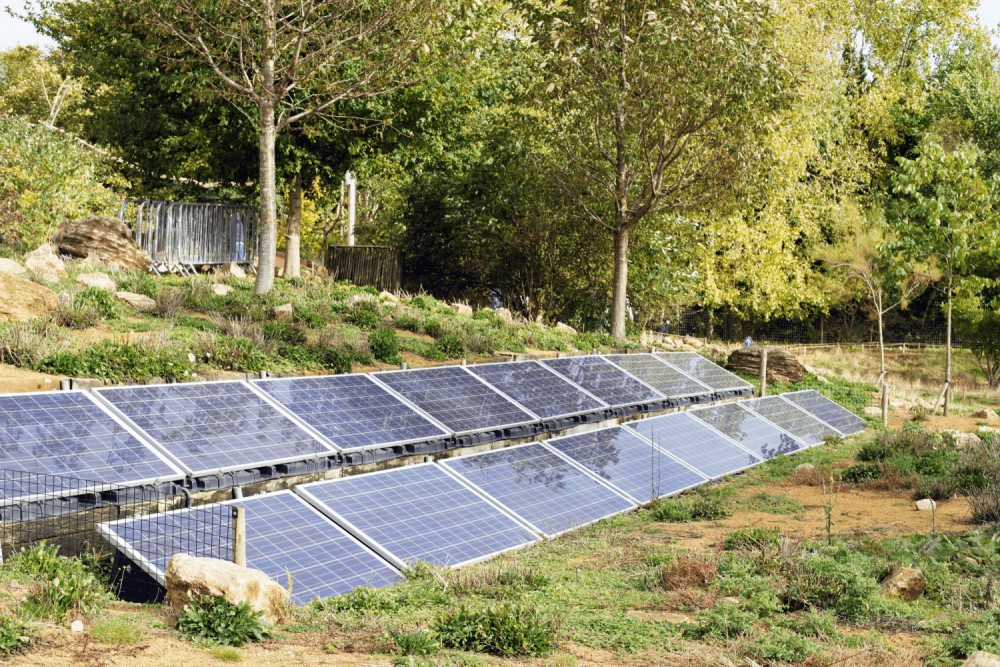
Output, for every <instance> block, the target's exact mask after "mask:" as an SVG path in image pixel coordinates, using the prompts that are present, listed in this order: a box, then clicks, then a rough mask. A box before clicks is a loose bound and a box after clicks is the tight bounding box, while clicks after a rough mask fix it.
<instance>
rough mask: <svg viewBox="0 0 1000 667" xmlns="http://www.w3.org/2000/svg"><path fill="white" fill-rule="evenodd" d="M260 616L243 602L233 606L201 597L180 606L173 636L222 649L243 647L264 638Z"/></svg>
mask: <svg viewBox="0 0 1000 667" xmlns="http://www.w3.org/2000/svg"><path fill="white" fill-rule="evenodd" d="M262 616H263V612H260V611H255V610H254V609H253V607H251V606H250V605H249V603H246V602H240V603H238V604H233V603H231V602H229V601H228V600H226V599H225V598H223V597H212V596H210V597H205V598H202V599H201V600H192V601H190V602H189V603H188V604H186V605H184V610H183V611H182V612H181V614H180V616H179V617H178V618H177V632H178V633H179V634H180V635H181V636H182V637H184V638H186V639H189V640H191V641H199V642H205V643H208V644H221V645H223V646H243V645H244V644H246V643H247V642H257V641H260V640H262V639H266V638H268V637H269V636H270V635H271V633H270V630H268V628H267V627H266V626H265V625H264V623H263V622H262V621H261V617H262Z"/></svg>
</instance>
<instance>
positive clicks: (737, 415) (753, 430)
mask: <svg viewBox="0 0 1000 667" xmlns="http://www.w3.org/2000/svg"><path fill="white" fill-rule="evenodd" d="M688 414H691V415H694V416H695V417H698V418H699V419H701V420H704V422H705V423H706V424H711V425H712V426H714V427H715V428H717V429H718V430H720V431H722V432H723V433H725V434H726V435H728V436H729V437H730V438H732V439H733V440H735V441H736V442H738V443H740V444H741V445H743V446H744V447H746V448H747V449H749V450H750V451H751V452H753V453H754V454H756V455H758V456H760V457H762V458H765V459H769V458H773V457H775V456H778V455H781V454H791V453H792V452H796V451H798V450H800V449H802V448H803V446H804V445H803V444H802V443H801V442H799V441H798V440H796V439H795V438H793V437H792V436H790V435H789V434H787V433H785V432H784V431H782V430H781V429H780V428H778V427H777V426H775V425H774V424H772V423H771V422H769V421H767V420H766V419H764V418H763V417H760V416H758V415H755V414H754V413H752V412H750V411H749V410H746V409H744V408H742V407H740V405H739V404H738V403H726V404H724V405H717V406H714V407H711V408H699V409H697V410H690V411H688Z"/></svg>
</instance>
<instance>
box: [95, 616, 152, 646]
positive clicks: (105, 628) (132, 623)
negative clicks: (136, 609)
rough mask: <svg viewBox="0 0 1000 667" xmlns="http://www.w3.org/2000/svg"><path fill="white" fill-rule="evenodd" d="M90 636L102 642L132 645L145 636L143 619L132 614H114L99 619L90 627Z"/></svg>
mask: <svg viewBox="0 0 1000 667" xmlns="http://www.w3.org/2000/svg"><path fill="white" fill-rule="evenodd" d="M90 636H91V637H93V638H94V640H95V641H99V642H101V643H102V644H118V645H123V646H132V645H135V644H138V643H139V642H141V641H142V640H143V638H145V636H146V629H145V627H143V624H142V619H140V618H137V617H135V616H132V615H123V616H112V617H110V618H107V619H104V620H101V621H98V622H97V623H95V624H94V627H92V628H91V629H90Z"/></svg>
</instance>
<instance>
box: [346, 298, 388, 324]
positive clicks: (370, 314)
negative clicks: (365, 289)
mask: <svg viewBox="0 0 1000 667" xmlns="http://www.w3.org/2000/svg"><path fill="white" fill-rule="evenodd" d="M346 319H347V321H348V322H350V323H351V324H353V325H354V326H356V327H359V328H361V329H374V328H375V327H377V326H378V325H379V324H381V323H382V315H381V313H379V309H378V304H377V303H375V302H374V301H359V302H357V303H356V304H354V306H353V307H352V308H351V310H350V312H349V313H348V314H347V318H346Z"/></svg>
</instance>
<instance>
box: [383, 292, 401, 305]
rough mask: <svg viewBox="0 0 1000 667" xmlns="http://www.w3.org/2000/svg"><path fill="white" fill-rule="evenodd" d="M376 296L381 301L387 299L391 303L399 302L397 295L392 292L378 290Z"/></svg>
mask: <svg viewBox="0 0 1000 667" xmlns="http://www.w3.org/2000/svg"><path fill="white" fill-rule="evenodd" d="M378 298H380V299H382V300H383V301H388V302H389V303H392V304H396V303H399V297H398V296H396V295H395V294H393V293H392V292H386V291H384V290H383V291H382V292H379V295H378Z"/></svg>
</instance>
